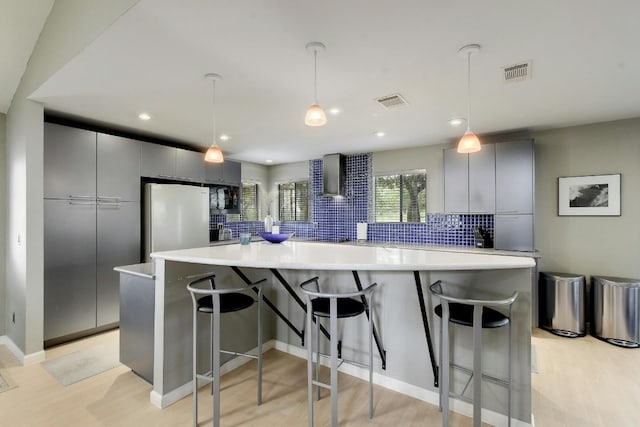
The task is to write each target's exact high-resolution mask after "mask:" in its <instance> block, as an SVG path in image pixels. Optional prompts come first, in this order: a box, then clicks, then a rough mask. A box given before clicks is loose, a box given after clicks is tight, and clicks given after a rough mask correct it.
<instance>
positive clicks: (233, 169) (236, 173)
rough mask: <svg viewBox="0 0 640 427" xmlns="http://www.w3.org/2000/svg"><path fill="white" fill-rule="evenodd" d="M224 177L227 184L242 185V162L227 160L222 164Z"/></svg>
mask: <svg viewBox="0 0 640 427" xmlns="http://www.w3.org/2000/svg"><path fill="white" fill-rule="evenodd" d="M222 177H223V179H224V182H225V183H227V184H235V185H240V183H241V182H242V164H241V163H240V162H234V161H232V160H227V161H225V162H224V163H223V164H222Z"/></svg>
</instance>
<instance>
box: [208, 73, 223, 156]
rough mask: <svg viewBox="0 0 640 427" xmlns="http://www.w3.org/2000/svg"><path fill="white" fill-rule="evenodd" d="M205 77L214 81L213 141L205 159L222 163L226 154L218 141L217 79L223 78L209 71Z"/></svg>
mask: <svg viewBox="0 0 640 427" xmlns="http://www.w3.org/2000/svg"><path fill="white" fill-rule="evenodd" d="M204 77H205V78H206V79H210V80H211V81H212V82H213V114H212V122H213V143H212V144H211V146H210V147H209V149H208V150H207V152H206V153H205V155H204V161H205V162H210V163H222V162H224V155H223V154H222V150H221V149H220V147H218V144H217V143H216V81H218V80H222V76H221V75H220V74H215V73H207V74H205V75H204Z"/></svg>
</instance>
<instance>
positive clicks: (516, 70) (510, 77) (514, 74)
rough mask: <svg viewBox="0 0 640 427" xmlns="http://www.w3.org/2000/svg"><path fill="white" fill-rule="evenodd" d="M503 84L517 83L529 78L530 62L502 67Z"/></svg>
mask: <svg viewBox="0 0 640 427" xmlns="http://www.w3.org/2000/svg"><path fill="white" fill-rule="evenodd" d="M502 71H503V73H504V74H503V75H504V77H503V78H504V81H505V82H519V81H523V80H529V79H530V78H531V61H527V62H521V63H519V64H514V65H509V66H508V67H502Z"/></svg>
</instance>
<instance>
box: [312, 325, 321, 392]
mask: <svg viewBox="0 0 640 427" xmlns="http://www.w3.org/2000/svg"><path fill="white" fill-rule="evenodd" d="M312 317H313V314H312ZM311 320H312V321H313V318H312V319H311ZM315 321H316V381H318V382H320V319H315ZM320 390H322V388H321V387H320V384H318V385H316V394H317V395H318V396H317V397H318V400H320Z"/></svg>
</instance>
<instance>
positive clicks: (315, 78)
mask: <svg viewBox="0 0 640 427" xmlns="http://www.w3.org/2000/svg"><path fill="white" fill-rule="evenodd" d="M313 103H314V104H317V103H318V49H314V51H313Z"/></svg>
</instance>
